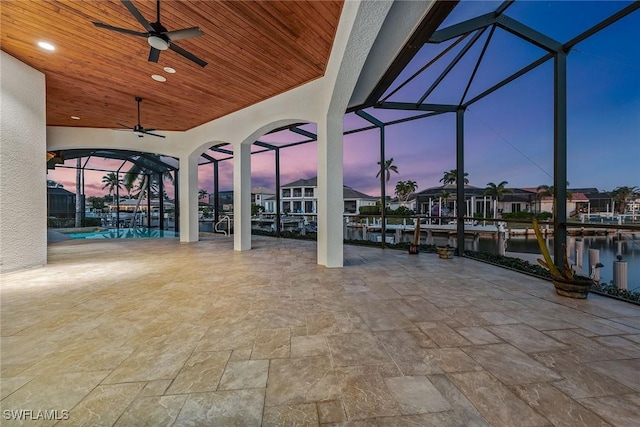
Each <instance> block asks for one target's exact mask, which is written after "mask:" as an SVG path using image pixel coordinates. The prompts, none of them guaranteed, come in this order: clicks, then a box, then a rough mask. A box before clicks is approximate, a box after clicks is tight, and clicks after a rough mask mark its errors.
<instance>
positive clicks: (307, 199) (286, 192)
mask: <svg viewBox="0 0 640 427" xmlns="http://www.w3.org/2000/svg"><path fill="white" fill-rule="evenodd" d="M342 196H343V200H344V212H345V213H358V212H359V211H360V207H362V206H375V205H376V203H377V202H378V200H379V198H378V197H373V196H370V195H368V194H365V193H363V192H361V191H358V190H355V189H353V188H351V187H349V186H346V185H345V186H343V191H342ZM273 206H275V205H273ZM280 209H281V212H284V213H287V212H292V213H316V212H317V209H318V179H317V177H313V178H310V179H298V180H296V181H293V182H290V183H288V184H286V185H283V186H282V187H281V189H280ZM267 212H269V211H268V210H267Z"/></svg>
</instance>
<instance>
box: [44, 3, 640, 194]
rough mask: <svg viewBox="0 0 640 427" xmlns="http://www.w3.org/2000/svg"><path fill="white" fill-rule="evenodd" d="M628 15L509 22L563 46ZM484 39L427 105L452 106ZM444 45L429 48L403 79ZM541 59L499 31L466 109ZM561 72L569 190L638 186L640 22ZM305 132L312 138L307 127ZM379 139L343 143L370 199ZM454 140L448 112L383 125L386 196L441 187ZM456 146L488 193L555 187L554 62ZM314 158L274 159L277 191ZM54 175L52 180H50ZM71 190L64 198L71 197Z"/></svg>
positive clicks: (599, 8)
mask: <svg viewBox="0 0 640 427" xmlns="http://www.w3.org/2000/svg"><path fill="white" fill-rule="evenodd" d="M499 4H500V2H484V1H463V2H461V3H460V4H459V6H458V7H457V8H456V10H454V13H453V14H452V15H451V16H450V17H449V18H448V19H447V21H446V22H445V23H443V27H444V26H447V25H450V24H452V23H456V22H460V21H461V20H463V19H467V18H470V17H473V16H477V15H479V14H482V13H486V12H488V11H490V10H492V9H495V7H497V5H499ZM628 4H630V2H628V1H624V2H623V1H563V2H560V1H516V2H515V4H514V5H512V6H511V7H510V8H509V9H507V12H506V14H507V15H508V16H510V17H511V18H513V19H516V20H518V21H521V22H522V23H524V24H526V25H528V26H530V27H532V28H534V29H536V30H538V31H540V32H543V33H546V34H547V35H548V36H550V37H552V38H554V39H556V40H558V41H560V42H563V43H564V42H566V41H568V40H570V39H571V38H572V37H574V36H576V35H577V34H579V33H580V32H582V31H584V30H586V29H587V28H589V27H591V26H592V25H594V24H596V23H598V22H599V21H601V20H603V19H604V18H606V17H607V16H609V15H610V14H612V13H615V12H616V11H618V10H620V9H622V8H624V7H625V6H627V5H628ZM487 34H488V32H487V33H485V34H484V35H483V36H482V37H481V38H480V40H479V42H478V43H477V44H476V46H475V47H474V48H472V49H471V50H470V52H469V54H468V57H469V58H468V59H463V60H462V61H461V62H460V63H459V64H458V66H457V67H456V68H454V69H453V71H452V72H451V73H450V75H449V76H447V77H446V78H445V80H444V81H443V84H441V86H440V87H439V88H438V89H436V91H434V92H433V93H432V95H430V97H428V98H427V100H426V101H425V102H432V103H457V102H458V100H459V98H460V96H461V94H462V91H463V90H464V87H465V85H466V80H467V79H468V77H469V74H470V72H471V70H472V68H473V65H474V63H475V62H474V61H475V59H476V58H477V56H478V54H479V51H480V49H481V48H482V45H483V41H484V39H485V37H486V36H487ZM463 44H464V42H462V43H461V44H460V45H458V47H457V49H459V48H460V47H461V46H462V45H463ZM447 45H448V44H447V43H443V44H442V45H426V46H425V47H424V48H423V49H422V50H421V51H420V52H419V54H418V55H417V56H416V58H414V60H413V61H412V62H411V63H410V64H409V66H408V67H407V69H406V70H405V72H404V73H403V75H402V76H401V77H400V79H402V77H403V76H408V75H410V74H411V73H413V72H414V71H415V70H417V69H418V68H420V67H421V66H422V65H424V64H425V63H426V62H427V61H428V60H429V59H430V58H432V57H433V56H434V55H435V54H437V52H439V51H441V50H442V49H443V48H444V47H446V46H447ZM456 52H457V50H454V51H453V52H451V54H450V55H449V57H451V56H452V55H455V53H456ZM543 54H544V52H543V51H542V50H541V49H539V48H537V47H533V46H531V45H529V44H527V43H525V42H523V41H522V40H520V39H518V38H516V37H515V36H513V35H510V34H507V33H506V32H504V31H502V30H498V31H496V33H495V34H494V36H493V39H492V44H491V45H490V47H489V49H488V50H487V52H486V54H485V58H484V60H483V63H482V66H481V67H480V69H479V71H478V73H477V75H476V78H475V80H474V84H473V85H472V86H471V89H470V91H469V96H467V98H466V99H469V98H470V97H472V96H474V95H475V94H478V93H480V92H481V91H482V90H484V89H486V88H488V87H490V86H491V85H493V84H494V83H496V82H498V81H500V80H501V79H502V78H504V77H507V76H508V75H509V74H511V73H513V72H515V71H517V70H518V69H519V68H521V67H523V66H525V65H527V64H529V63H530V62H532V61H534V60H535V59H538V58H539V57H540V56H542V55H543ZM445 65H446V63H443V64H442V65H436V66H435V67H433V68H434V69H433V70H432V71H431V72H425V73H423V74H421V75H420V76H419V77H418V78H416V79H415V80H414V81H413V82H412V83H411V84H409V85H407V87H406V88H404V89H403V90H401V91H399V92H398V93H397V94H396V95H394V97H393V98H390V99H393V100H401V101H414V102H415V101H416V100H417V98H418V97H419V94H421V93H423V92H424V91H425V90H426V88H428V87H429V86H430V84H431V82H432V81H433V79H434V78H435V77H436V76H437V75H438V74H439V71H440V70H441V69H442V68H443V67H444V66H445ZM567 67H568V74H567V81H568V88H567V103H568V117H567V138H568V180H569V183H570V187H574V188H575V187H596V188H598V189H600V190H612V189H614V188H616V187H618V186H623V185H628V186H639V187H640V172H639V170H640V169H639V166H640V12H638V11H636V12H634V13H632V14H631V15H629V16H627V17H625V18H623V19H622V20H620V21H618V22H616V23H614V24H613V25H611V26H609V27H608V28H606V29H605V30H602V31H600V32H599V33H597V34H596V35H594V36H592V37H591V38H589V39H587V40H585V41H583V42H581V43H580V44H578V45H577V46H576V47H575V48H574V49H573V50H572V51H571V52H570V53H569V55H568V63H567ZM416 94H418V95H416ZM368 112H370V114H372V115H374V116H377V117H381V118H385V119H389V118H397V117H402V116H407V115H411V114H410V113H403V112H397V111H389V110H376V109H369V110H368ZM366 124H367V123H366V122H364V121H363V120H362V119H360V118H358V117H355V116H354V115H353V114H351V115H347V116H346V117H345V129H353V128H356V127H360V126H362V125H366ZM307 128H308V129H311V130H313V129H314V126H313V125H308V126H307ZM378 138H379V137H378V131H375V130H374V131H367V132H361V133H358V134H353V135H347V136H345V143H344V182H345V184H346V185H349V186H351V187H353V188H356V189H358V190H360V191H363V192H366V193H369V194H371V195H378V194H379V193H380V189H379V181H378V180H377V179H376V177H375V175H376V172H377V167H378V166H377V161H378V160H379V145H378V144H379V139H378ZM455 139H456V137H455V115H454V114H453V113H449V114H443V115H440V116H437V117H431V118H427V119H421V120H416V121H412V122H407V123H404V124H400V125H394V126H388V127H387V132H386V141H387V145H386V152H387V158H390V157H393V159H394V163H395V164H396V165H397V166H398V169H399V171H400V174H397V175H396V174H394V175H393V176H392V178H391V180H390V181H389V183H388V185H387V193H388V194H392V193H393V188H394V187H395V184H396V182H397V181H398V180H414V181H417V182H418V186H419V190H420V189H424V188H428V187H432V186H436V185H439V182H438V180H439V179H440V178H441V177H442V175H443V172H444V171H448V170H450V169H454V168H455V167H456V165H455ZM264 140H268V141H278V140H281V141H284V140H291V137H290V135H289V136H287V135H283V134H279V135H269V136H266V137H264ZM465 145H466V155H465V170H466V172H468V173H469V180H470V184H471V185H475V186H478V187H485V186H486V184H487V183H488V182H496V183H498V182H500V181H503V180H505V181H508V182H509V186H513V187H536V186H538V185H541V184H548V185H550V184H552V183H553V178H552V173H553V63H552V61H548V62H547V63H545V64H543V65H542V66H540V67H538V68H536V69H535V70H533V71H531V72H529V73H528V74H526V75H525V76H523V77H521V78H519V79H517V80H515V81H513V82H512V83H510V84H509V85H507V86H505V87H503V88H501V89H500V90H498V91H497V92H495V93H493V94H491V95H489V96H488V97H486V98H484V99H482V100H481V101H479V102H477V103H475V104H473V105H471V106H470V107H469V109H468V110H467V112H466V114H465ZM316 149H317V148H316V144H315V143H310V144H306V145H304V146H298V147H295V148H288V149H284V150H282V151H281V182H282V183H283V184H284V183H287V182H289V181H293V180H296V179H299V178H309V177H312V176H315V175H316V173H317V169H316ZM232 169H233V161H232V160H229V161H225V162H222V163H221V168H220V188H221V189H222V190H227V189H231V188H232V182H233V180H232ZM52 174H53V172H52V173H50V179H56V178H55V177H52V176H51V175H52ZM199 175H200V176H199V181H200V187H201V188H203V189H206V190H208V191H212V190H213V184H212V167H201V170H200V174H199ZM72 179H73V178H70V180H71V182H70V183H68V184H66V187H67V188H69V187H71V188H72V187H73V181H72ZM62 181H63V183H64V180H62ZM252 184H253V186H265V187H270V188H272V189H273V188H274V187H275V177H274V157H273V154H272V153H265V154H258V155H255V156H253V158H252Z"/></svg>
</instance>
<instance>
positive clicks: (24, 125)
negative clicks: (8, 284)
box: [0, 52, 47, 273]
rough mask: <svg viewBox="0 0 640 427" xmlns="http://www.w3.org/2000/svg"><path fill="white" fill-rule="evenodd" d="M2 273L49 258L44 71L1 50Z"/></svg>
mask: <svg viewBox="0 0 640 427" xmlns="http://www.w3.org/2000/svg"><path fill="white" fill-rule="evenodd" d="M0 54H1V55H2V56H0V273H5V272H8V271H13V270H20V269H24V268H29V267H35V266H40V265H44V264H46V262H47V224H46V218H47V186H46V179H47V175H46V156H45V152H46V112H45V77H44V74H42V73H41V72H39V71H36V70H34V69H33V68H31V67H29V66H27V65H26V64H24V63H22V62H20V61H18V60H17V59H15V58H14V57H12V56H10V55H8V54H6V53H5V52H0Z"/></svg>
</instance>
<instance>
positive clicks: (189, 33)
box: [162, 27, 204, 42]
mask: <svg viewBox="0 0 640 427" xmlns="http://www.w3.org/2000/svg"><path fill="white" fill-rule="evenodd" d="M162 34H164V35H165V36H167V37H169V40H171V41H172V42H173V41H176V40H183V39H188V38H191V37H199V36H203V35H204V33H203V32H202V30H200V28H198V27H192V28H185V29H183V30H175V31H167V32H166V33H162Z"/></svg>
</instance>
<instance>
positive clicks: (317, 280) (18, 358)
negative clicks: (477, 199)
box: [0, 236, 640, 427]
mask: <svg viewBox="0 0 640 427" xmlns="http://www.w3.org/2000/svg"><path fill="white" fill-rule="evenodd" d="M253 247H254V249H253V250H251V251H247V252H235V251H233V241H232V238H225V237H223V236H212V237H211V238H209V239H207V240H203V241H201V242H198V243H189V244H187V243H180V242H179V241H178V240H177V239H153V240H151V239H140V240H126V239H114V240H94V241H89V240H73V241H68V242H60V243H57V244H55V245H51V246H49V248H48V250H49V264H48V265H47V266H45V267H43V268H37V269H31V270H26V271H22V272H15V273H9V274H5V275H3V276H2V277H1V284H0V296H1V297H2V299H1V307H0V308H1V320H2V322H1V327H0V330H1V338H0V356H1V359H0V364H1V372H0V389H1V396H0V398H1V399H2V401H1V406H2V410H3V411H4V410H20V409H22V410H33V411H37V410H58V411H59V412H58V415H59V416H64V414H65V412H62V411H69V412H68V416H69V419H68V420H64V421H60V422H59V423H58V425H60V426H63V427H65V426H76V425H91V426H94V425H96V426H97V425H104V426H112V425H116V426H139V425H149V426H159V425H169V426H171V425H173V426H193V425H202V426H205V425H206V426H210V425H224V426H227V425H242V426H252V425H255V426H258V425H264V426H281V425H301V426H302V425H358V426H360V425H362V426H365V425H366V426H398V425H400V426H414V425H419V426H470V425H473V426H552V425H555V426H610V425H614V426H637V425H638V424H637V422H638V420H639V419H640V306H637V305H632V304H629V303H625V302H621V301H617V300H613V299H608V298H605V297H601V296H597V295H590V296H589V299H587V300H572V299H567V298H562V297H559V296H557V295H556V294H555V292H554V291H553V287H552V285H551V284H550V283H549V282H545V281H542V280H539V279H536V278H532V277H529V276H525V275H521V274H518V273H515V272H511V271H508V270H504V269H500V268H497V267H494V266H490V265H487V264H483V263H480V262H477V261H474V260H471V259H464V258H454V259H451V260H443V259H439V258H438V257H437V256H436V255H434V254H419V255H409V254H407V253H406V252H403V251H394V250H381V249H377V248H366V247H356V246H345V267H344V268H341V269H327V268H323V267H320V266H317V265H316V263H315V262H316V251H315V243H314V242H307V241H296V240H284V239H274V238H268V237H258V236H254V238H253ZM3 413H4V412H3ZM54 423H55V421H51V422H45V421H43V420H40V421H38V422H32V423H25V425H53V424H54ZM2 425H3V426H11V425H19V423H18V422H17V421H15V420H6V419H3V420H2Z"/></svg>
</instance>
